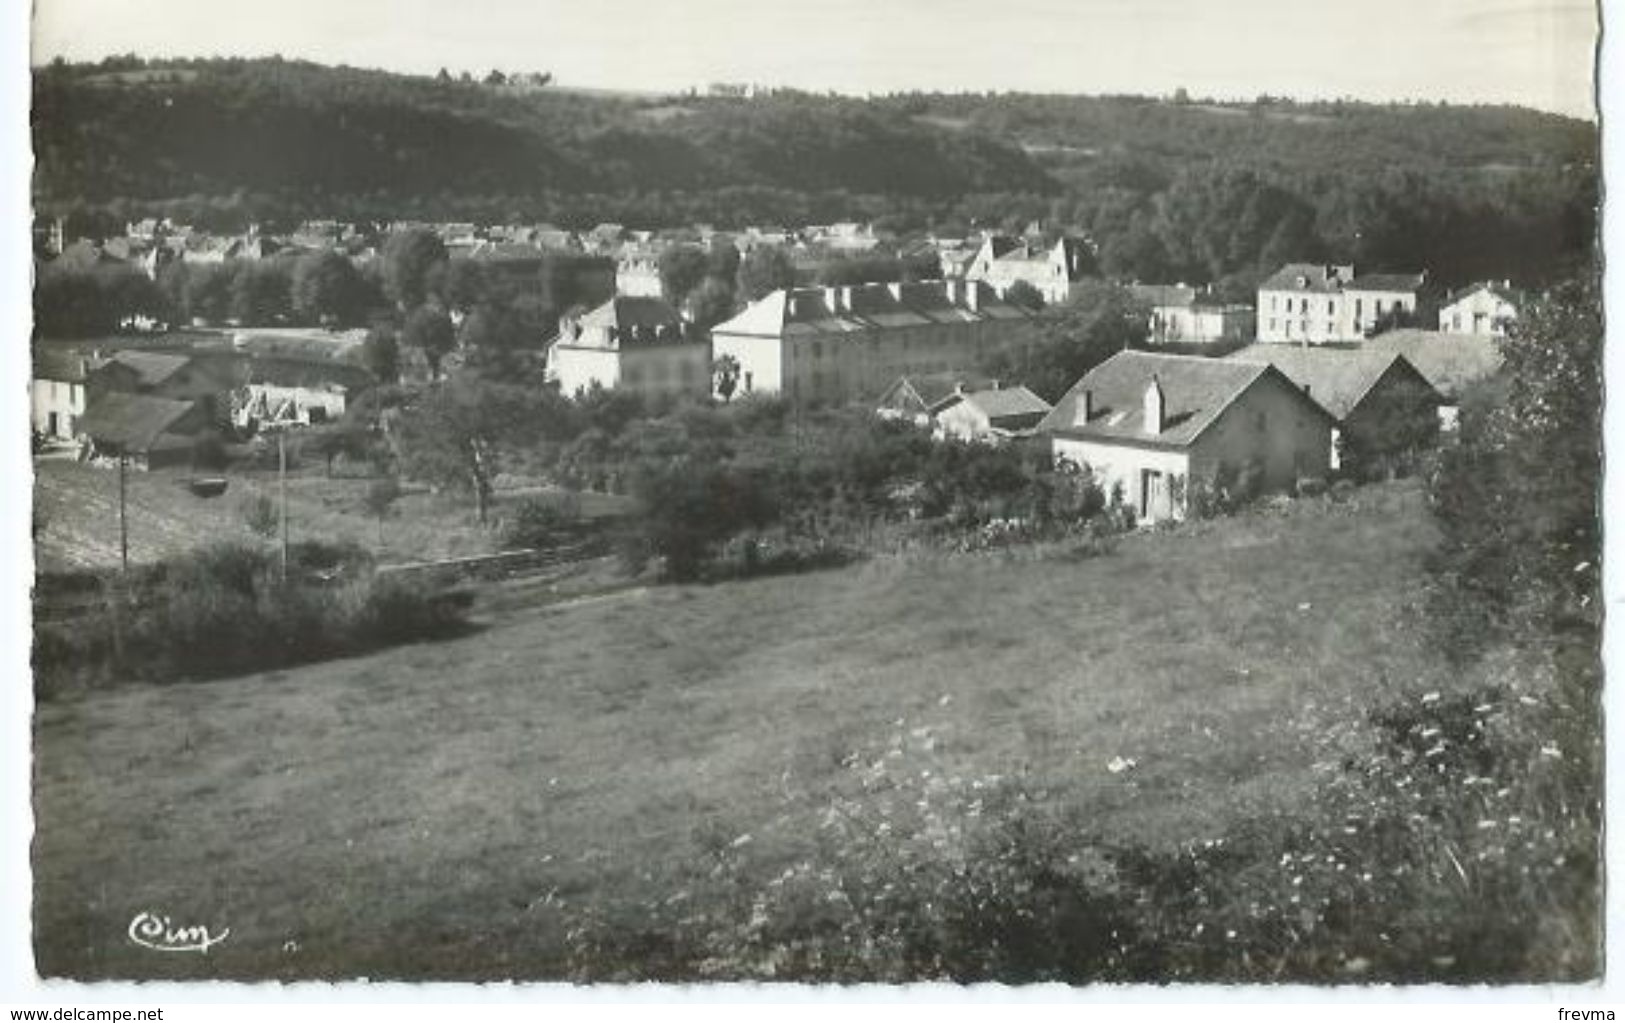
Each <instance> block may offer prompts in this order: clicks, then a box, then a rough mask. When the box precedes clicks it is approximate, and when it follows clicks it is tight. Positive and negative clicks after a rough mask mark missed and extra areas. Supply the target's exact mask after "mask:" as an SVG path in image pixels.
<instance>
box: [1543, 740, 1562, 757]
mask: <svg viewBox="0 0 1625 1023" xmlns="http://www.w3.org/2000/svg"><path fill="white" fill-rule="evenodd" d="M1540 755H1541V756H1543V757H1551V758H1552V759H1553V760H1562V759H1563V751H1562V750H1560V749H1558V748H1557V743H1555V742H1548V743H1547V744H1546V745H1544V746H1542V747H1541V748H1540Z"/></svg>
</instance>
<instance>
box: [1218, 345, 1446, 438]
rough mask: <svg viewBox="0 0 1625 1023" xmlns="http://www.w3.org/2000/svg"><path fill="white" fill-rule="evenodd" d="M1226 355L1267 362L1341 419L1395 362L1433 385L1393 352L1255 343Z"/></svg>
mask: <svg viewBox="0 0 1625 1023" xmlns="http://www.w3.org/2000/svg"><path fill="white" fill-rule="evenodd" d="M1227 358H1229V359H1232V360H1234V361H1237V362H1263V363H1269V364H1270V365H1272V366H1274V367H1275V368H1276V369H1278V370H1280V371H1281V372H1282V373H1285V374H1286V375H1287V376H1288V377H1289V378H1290V379H1291V380H1292V382H1293V383H1295V384H1297V385H1298V386H1299V387H1305V388H1307V389H1308V394H1309V397H1311V398H1313V399H1314V400H1315V401H1316V402H1318V403H1319V404H1320V406H1321V407H1322V408H1324V409H1325V410H1326V411H1328V412H1330V413H1331V414H1332V415H1334V416H1336V417H1337V418H1338V419H1340V420H1341V419H1346V418H1348V414H1349V413H1350V412H1352V411H1354V409H1355V408H1356V407H1357V406H1358V405H1359V404H1360V402H1361V401H1364V400H1365V396H1366V395H1367V394H1368V393H1370V391H1371V388H1373V387H1374V386H1376V384H1377V381H1379V380H1381V379H1382V378H1383V376H1384V375H1385V374H1387V373H1388V372H1389V371H1390V370H1393V369H1394V368H1395V367H1396V365H1397V366H1398V369H1399V372H1401V373H1405V374H1411V375H1414V376H1415V377H1416V378H1417V379H1418V380H1420V381H1422V382H1423V383H1426V384H1427V385H1428V386H1429V387H1432V384H1431V383H1429V382H1428V380H1427V378H1426V376H1424V375H1423V374H1422V373H1420V372H1419V371H1418V370H1417V369H1416V367H1415V366H1412V365H1411V363H1410V361H1409V360H1407V359H1406V358H1405V356H1404V355H1402V354H1400V353H1399V352H1394V351H1376V350H1372V349H1368V348H1299V347H1296V346H1294V345H1279V344H1275V345H1272V344H1257V345H1251V346H1249V347H1247V348H1243V349H1242V350H1240V351H1239V352H1233V353H1232V354H1230V355H1229V356H1227Z"/></svg>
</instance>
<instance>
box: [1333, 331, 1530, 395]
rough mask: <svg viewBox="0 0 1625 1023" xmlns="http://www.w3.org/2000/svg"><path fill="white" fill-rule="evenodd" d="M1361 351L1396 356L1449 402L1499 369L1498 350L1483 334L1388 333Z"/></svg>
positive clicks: (1499, 355)
mask: <svg viewBox="0 0 1625 1023" xmlns="http://www.w3.org/2000/svg"><path fill="white" fill-rule="evenodd" d="M1364 347H1365V348H1367V349H1371V350H1375V351H1384V352H1398V353H1400V354H1402V355H1404V356H1405V358H1406V359H1407V360H1408V361H1409V362H1410V364H1411V365H1412V366H1415V367H1416V368H1417V369H1418V370H1419V371H1420V372H1421V374H1422V375H1423V376H1424V377H1426V378H1427V381H1428V383H1430V384H1432V385H1433V387H1434V389H1435V390H1437V391H1438V392H1439V393H1440V394H1442V395H1444V396H1446V397H1448V398H1459V397H1460V396H1461V393H1462V392H1463V391H1464V390H1466V389H1467V387H1468V386H1469V385H1471V384H1473V383H1475V382H1477V381H1479V380H1483V379H1484V378H1485V377H1491V376H1494V375H1495V373H1496V371H1497V370H1499V369H1500V368H1501V347H1500V345H1499V344H1497V343H1496V340H1495V339H1494V338H1492V337H1486V336H1484V335H1482V334H1445V333H1441V332H1436V331H1431V330H1411V329H1405V330H1390V331H1388V332H1387V333H1386V334H1378V335H1377V336H1376V337H1373V338H1370V339H1368V340H1367V341H1366V342H1365V344H1364Z"/></svg>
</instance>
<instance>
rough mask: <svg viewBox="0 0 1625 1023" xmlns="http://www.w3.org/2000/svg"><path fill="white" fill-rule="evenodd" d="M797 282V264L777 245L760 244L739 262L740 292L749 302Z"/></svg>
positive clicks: (790, 286) (792, 285) (793, 285)
mask: <svg viewBox="0 0 1625 1023" xmlns="http://www.w3.org/2000/svg"><path fill="white" fill-rule="evenodd" d="M795 284H796V264H795V262H794V261H792V260H791V259H790V254H789V253H788V252H785V251H784V250H783V249H781V248H779V247H778V246H776V245H758V246H757V247H756V248H754V249H751V250H750V253H749V254H748V255H746V256H745V258H744V259H742V260H741V261H740V263H739V294H740V296H741V297H742V298H743V299H744V300H745V301H747V302H754V301H756V300H757V299H759V298H761V297H763V296H764V295H769V294H772V293H773V292H775V291H777V290H779V289H780V288H793V287H795Z"/></svg>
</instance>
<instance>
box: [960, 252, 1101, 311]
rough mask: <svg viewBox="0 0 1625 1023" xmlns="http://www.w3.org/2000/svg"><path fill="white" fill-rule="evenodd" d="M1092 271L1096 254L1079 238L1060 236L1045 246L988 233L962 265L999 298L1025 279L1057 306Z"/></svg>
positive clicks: (972, 277)
mask: <svg viewBox="0 0 1625 1023" xmlns="http://www.w3.org/2000/svg"><path fill="white" fill-rule="evenodd" d="M1095 273H1096V265H1095V254H1094V252H1093V251H1092V250H1091V249H1090V248H1089V244H1088V242H1086V241H1084V240H1083V239H1082V238H1062V239H1061V240H1059V241H1057V242H1056V243H1055V244H1054V245H1052V246H1049V247H1047V248H1045V247H1043V246H1041V245H1035V244H1033V243H1030V242H1027V241H1024V240H1022V239H1020V238H1015V237H1012V236H1010V235H989V236H988V237H987V238H985V239H983V241H982V246H981V248H979V249H978V250H977V251H976V255H975V257H973V258H972V259H971V261H970V265H969V266H967V267H966V268H965V279H966V280H970V281H982V282H984V283H986V284H988V285H989V286H991V287H992V288H993V290H994V291H995V292H997V293H998V294H999V295H1000V296H1001V297H1003V295H1004V294H1005V293H1006V292H1008V291H1009V290H1010V288H1011V286H1013V285H1014V284H1015V283H1016V282H1017V281H1024V282H1026V283H1027V284H1030V285H1031V286H1033V287H1034V288H1037V289H1038V292H1039V294H1041V295H1043V296H1044V301H1045V302H1047V303H1049V304H1050V305H1060V304H1061V303H1063V302H1065V301H1066V300H1067V299H1068V298H1069V297H1071V295H1072V292H1073V289H1075V288H1076V287H1077V286H1078V285H1079V284H1080V283H1082V282H1083V280H1084V279H1085V278H1087V277H1089V276H1092V275H1094V274H1095Z"/></svg>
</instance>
